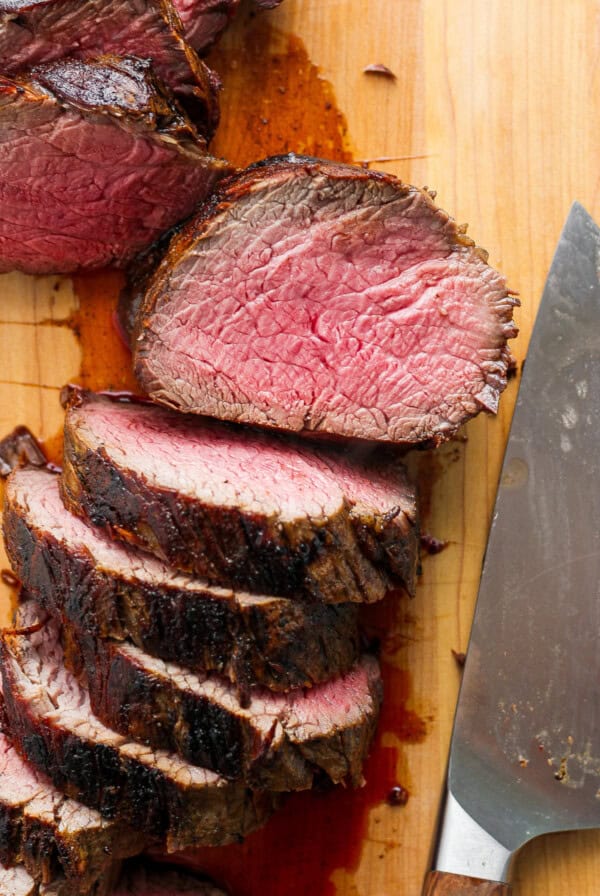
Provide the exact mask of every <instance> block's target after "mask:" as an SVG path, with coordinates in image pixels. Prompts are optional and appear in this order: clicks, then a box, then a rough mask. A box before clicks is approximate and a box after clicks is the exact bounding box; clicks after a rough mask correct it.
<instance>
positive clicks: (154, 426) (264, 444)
mask: <svg viewBox="0 0 600 896" xmlns="http://www.w3.org/2000/svg"><path fill="white" fill-rule="evenodd" d="M71 413H72V418H71V420H72V421H73V424H74V425H76V426H77V427H78V428H79V429H80V432H82V433H84V434H85V442H86V445H87V446H88V447H89V448H90V449H91V450H96V451H97V450H102V449H103V450H104V452H105V453H106V454H107V456H108V457H109V458H110V459H111V461H113V463H114V464H115V465H116V466H117V467H119V468H120V469H121V470H123V469H126V470H129V471H131V472H132V473H134V474H137V475H138V476H142V477H144V479H145V480H146V482H148V483H150V484H152V485H155V486H158V487H160V488H164V489H168V490H172V491H176V492H178V493H180V494H182V495H189V496H192V497H194V498H197V499H199V500H201V501H202V502H204V503H206V504H212V505H215V506H219V507H242V508H244V509H245V510H247V511H249V512H254V513H257V514H262V515H267V516H271V515H272V514H277V515H278V516H279V517H280V518H282V519H289V520H295V519H297V518H298V517H299V516H301V517H305V516H308V517H311V518H313V519H320V518H321V517H323V516H325V515H327V516H328V515H330V514H333V513H335V512H337V511H338V510H339V508H340V507H341V505H342V503H343V495H342V492H341V489H340V487H339V485H338V484H337V483H336V481H335V478H334V476H333V475H332V474H331V472H330V471H329V469H328V468H327V466H326V465H325V464H322V463H320V462H319V460H318V459H317V458H313V457H312V456H311V455H310V453H309V452H303V451H302V450H301V449H299V448H296V447H295V446H294V445H292V444H290V443H288V442H285V441H283V440H281V439H277V438H268V437H264V436H263V435H262V434H261V433H253V432H251V431H244V430H238V429H234V428H232V427H228V426H223V425H222V424H218V423H212V422H210V421H199V420H197V419H196V418H189V417H187V418H184V417H181V415H179V414H175V413H171V412H169V411H164V410H161V409H159V408H153V407H151V406H149V405H142V404H140V405H136V404H115V403H114V402H109V401H106V402H103V401H98V402H95V401H92V402H89V403H86V404H85V405H84V406H83V407H82V408H76V409H75V410H74V411H72V412H71Z"/></svg>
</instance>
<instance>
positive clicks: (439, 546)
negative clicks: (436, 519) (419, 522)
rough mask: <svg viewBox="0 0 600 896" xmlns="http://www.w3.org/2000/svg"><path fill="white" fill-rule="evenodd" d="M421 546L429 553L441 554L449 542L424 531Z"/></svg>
mask: <svg viewBox="0 0 600 896" xmlns="http://www.w3.org/2000/svg"><path fill="white" fill-rule="evenodd" d="M421 547H422V548H423V550H424V551H426V553H428V554H439V553H440V552H441V551H443V550H444V548H447V547H448V542H447V541H442V539H441V538H434V536H433V535H429V533H427V532H424V533H423V534H422V535H421Z"/></svg>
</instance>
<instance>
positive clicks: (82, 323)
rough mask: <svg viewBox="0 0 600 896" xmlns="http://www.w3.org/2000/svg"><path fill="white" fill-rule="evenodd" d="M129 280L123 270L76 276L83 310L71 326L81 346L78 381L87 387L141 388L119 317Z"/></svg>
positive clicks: (80, 305)
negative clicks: (122, 293)
mask: <svg viewBox="0 0 600 896" xmlns="http://www.w3.org/2000/svg"><path fill="white" fill-rule="evenodd" d="M124 283H125V277H124V274H122V273H120V272H119V271H108V270H107V271H101V272H99V273H95V274H79V275H77V276H76V277H74V278H73V287H74V290H75V294H76V295H77V297H78V298H79V309H78V311H77V312H76V313H75V314H74V316H73V317H72V318H71V320H70V322H69V325H70V326H71V328H72V329H73V331H74V332H75V333H76V335H77V338H78V339H79V343H80V345H81V354H82V358H81V368H80V370H79V376H78V377H77V383H78V385H80V386H83V387H84V388H85V389H93V390H94V391H99V390H102V389H107V390H111V391H115V392H124V391H132V392H135V391H136V390H137V391H139V387H138V386H137V384H136V381H135V377H134V376H133V371H132V368H131V352H130V351H129V348H128V347H127V346H126V344H125V342H124V341H123V339H122V337H121V335H120V332H119V329H118V326H117V320H116V307H117V301H118V298H119V293H120V291H121V289H122V287H123V285H124Z"/></svg>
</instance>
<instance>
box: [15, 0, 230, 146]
mask: <svg viewBox="0 0 600 896" xmlns="http://www.w3.org/2000/svg"><path fill="white" fill-rule="evenodd" d="M105 53H114V54H115V55H117V56H139V57H141V58H144V59H147V58H150V59H151V60H152V65H153V66H154V68H155V70H156V73H157V74H158V76H159V77H160V78H161V79H162V80H163V81H164V83H165V84H167V85H168V86H169V87H170V88H171V90H172V91H173V93H174V94H175V96H176V97H177V99H178V100H179V101H180V102H181V104H182V105H183V107H184V108H185V109H186V111H187V112H188V114H189V115H190V117H191V118H192V119H193V120H194V121H195V122H196V124H197V125H198V127H199V128H200V130H201V131H202V133H203V134H204V136H205V137H207V138H210V137H211V136H212V134H213V133H214V131H215V128H216V126H217V123H218V120H219V105H218V99H217V94H218V89H217V84H218V79H216V76H215V75H214V73H213V72H211V71H210V70H209V69H208V68H207V67H206V65H205V64H204V63H203V62H202V61H201V60H200V59H199V58H198V56H197V55H196V53H195V51H194V50H193V49H192V48H191V47H190V46H189V45H188V44H187V43H186V41H185V40H184V39H183V32H182V27H181V22H180V21H179V19H178V17H177V15H176V13H175V11H174V9H173V6H172V4H171V2H170V0H86V2H85V3H82V2H81V0H0V71H2V72H3V74H5V75H15V74H17V73H19V72H20V71H23V69H29V68H32V67H33V66H36V65H40V64H41V63H45V62H54V61H55V60H57V59H62V58H65V57H75V58H77V59H88V58H90V57H92V56H99V55H102V54H105Z"/></svg>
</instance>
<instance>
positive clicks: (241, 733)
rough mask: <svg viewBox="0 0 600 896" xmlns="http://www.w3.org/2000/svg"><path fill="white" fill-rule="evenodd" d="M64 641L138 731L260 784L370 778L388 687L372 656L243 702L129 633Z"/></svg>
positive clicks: (215, 680)
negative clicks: (315, 681)
mask: <svg viewBox="0 0 600 896" xmlns="http://www.w3.org/2000/svg"><path fill="white" fill-rule="evenodd" d="M63 641H64V643H65V645H66V647H65V656H66V661H67V665H68V667H69V668H71V669H73V670H74V671H75V672H77V671H78V670H79V669H80V666H81V665H83V670H84V680H85V683H86V686H87V688H88V690H89V694H90V701H91V706H92V709H93V711H94V714H95V715H96V716H97V717H98V718H99V719H101V721H102V722H104V724H105V725H107V726H108V727H110V728H112V729H114V730H115V731H119V732H120V733H121V734H123V735H126V736H128V737H130V738H132V739H133V740H137V741H139V742H140V743H146V744H149V745H151V746H152V747H154V748H155V749H167V750H172V751H174V752H177V753H179V754H180V755H181V756H183V758H184V759H186V760H187V761H188V762H191V763H192V764H193V765H199V766H202V767H205V768H210V769H213V770H214V771H217V772H219V773H220V774H223V775H224V776H226V777H228V778H230V779H233V780H239V779H242V780H245V781H246V782H247V783H248V784H249V785H250V786H252V787H255V788H258V789H265V790H274V791H288V790H308V789H310V788H311V787H312V786H313V785H314V784H315V783H325V782H333V783H336V784H338V783H340V782H342V781H348V783H352V784H354V785H355V786H358V785H360V784H361V783H362V781H363V776H362V766H363V763H364V761H365V759H366V757H367V754H368V751H369V747H370V744H371V740H372V737H373V734H374V732H375V725H376V723H377V716H378V712H379V706H380V703H381V690H382V686H381V678H380V673H379V666H378V663H377V660H376V659H375V658H374V657H372V656H365V657H363V658H362V660H361V661H360V662H359V663H357V665H356V666H355V667H354V668H353V669H352V670H351V671H350V672H348V673H347V674H346V675H343V676H341V677H339V678H334V679H332V680H331V681H329V682H326V683H324V684H320V685H316V686H315V687H313V688H308V689H304V688H298V689H296V690H294V691H290V693H288V694H273V693H271V692H270V691H265V690H262V691H261V690H259V689H255V690H253V691H252V693H251V696H250V698H249V699H248V701H247V704H246V705H244V706H242V704H241V703H240V700H239V698H238V695H237V693H236V691H235V689H233V688H232V686H231V685H230V684H229V683H228V682H226V681H225V680H223V679H222V678H219V677H217V676H215V675H206V674H204V675H201V674H198V673H193V672H190V671H189V670H187V669H185V668H183V667H182V666H180V665H176V664H174V663H165V662H163V661H162V660H159V659H155V658H153V657H151V656H149V655H148V654H146V653H144V652H143V651H141V650H140V649H139V648H138V647H134V646H133V645H132V644H129V643H127V642H125V643H122V642H117V641H110V640H105V639H101V638H99V639H94V638H92V637H90V636H89V635H88V636H86V635H81V634H80V633H79V632H77V630H76V629H73V628H71V627H66V628H64V629H63Z"/></svg>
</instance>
